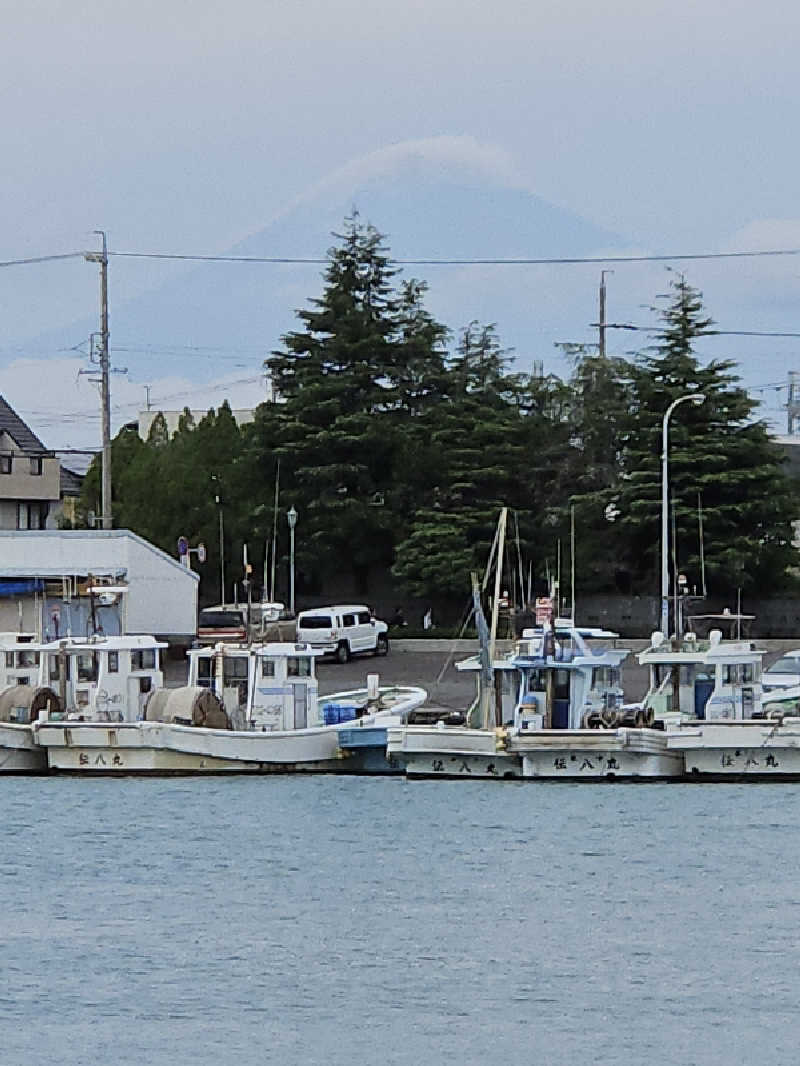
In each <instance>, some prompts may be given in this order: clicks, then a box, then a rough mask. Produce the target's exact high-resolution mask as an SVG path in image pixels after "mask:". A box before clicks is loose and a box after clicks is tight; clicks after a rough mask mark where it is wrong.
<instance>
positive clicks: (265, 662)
mask: <svg viewBox="0 0 800 1066" xmlns="http://www.w3.org/2000/svg"><path fill="white" fill-rule="evenodd" d="M261 676H262V677H274V676H275V660H274V659H268V658H267V657H266V655H262V656H261Z"/></svg>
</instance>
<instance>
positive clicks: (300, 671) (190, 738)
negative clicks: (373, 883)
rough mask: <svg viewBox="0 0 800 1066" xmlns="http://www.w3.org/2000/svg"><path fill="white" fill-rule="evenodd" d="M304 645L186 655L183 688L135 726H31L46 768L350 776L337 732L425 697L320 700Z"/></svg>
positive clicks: (370, 688) (167, 694) (370, 694)
mask: <svg viewBox="0 0 800 1066" xmlns="http://www.w3.org/2000/svg"><path fill="white" fill-rule="evenodd" d="M318 655H319V652H317V651H316V650H315V649H313V648H312V647H311V646H310V645H308V644H301V643H286V642H272V643H267V644H238V645H237V644H219V645H217V646H216V647H214V648H209V647H199V648H192V649H190V651H189V676H188V684H187V685H186V686H183V687H181V688H176V689H161V690H159V691H156V692H154V693H153V695H152V696H151V697H150V699H149V700H148V702H147V706H146V710H145V714H144V719H143V720H142V721H138V722H135V723H121V724H119V725H116V724H106V723H101V722H84V723H80V724H77V725H75V724H73V723H62V722H50V721H41V720H40V721H39V722H38V723H37V727H36V728H37V735H38V740H39V743H41V744H42V745H43V746H44V747H46V748H47V752H48V762H49V765H50V766H51V768H53V769H57V770H62V771H71V772H81V771H83V772H94V773H276V772H277V773H287V772H344V773H347V772H351V773H358V772H360V769H359V760H358V759H357V758H354V759H352V760H351V758H350V757H349V754H348V750H347V749H344V750H343V749H342V747H341V746H340V737H339V728H340V726H341V725H343V724H345V723H346V722H350V721H352V722H355V721H356V720H358V721H363V722H364V725H365V726H368V725H371V724H374V723H375V722H380V721H381V720H382V719H383V718H386V719H387V720H390V719H393V718H397V719H402V717H403V715H404V714H406V713H407V712H408V711H409V710H411V709H412V708H413V707H416V706H419V705H420V704H421V703H423V702H424V700H425V698H426V695H427V694H426V692H425V690H424V689H420V688H416V687H412V686H405V687H404V686H384V687H381V686H380V685H379V683H378V679H377V676H376V675H373V678H374V680H372V681H370V682H369V683H368V685H367V686H366V687H365V688H364V689H359V690H356V691H353V692H348V693H338V694H336V695H333V696H328V697H326V698H325V699H320V698H319V696H318V685H317V679H316V676H315V671H314V661H315V658H316V657H317V656H318Z"/></svg>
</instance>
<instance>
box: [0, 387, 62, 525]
mask: <svg viewBox="0 0 800 1066" xmlns="http://www.w3.org/2000/svg"><path fill="white" fill-rule="evenodd" d="M60 500H61V467H60V463H59V461H58V459H57V458H56V456H55V454H54V453H53V452H52V451H50V450H49V449H48V448H45V446H44V444H42V442H41V441H40V440H39V438H38V437H37V436H36V434H35V433H34V432H33V431H32V430H31V429H30V427H29V426H27V425H26V424H25V423H24V422H23V421H22V419H21V418H20V417H19V415H18V414H17V413H16V411H14V410H13V408H11V407H10V406H9V404H8V403H7V402H6V401H5V400H4V399H3V397H2V396H0V529H53V528H55V527H56V525H57V515H58V512H59V511H60Z"/></svg>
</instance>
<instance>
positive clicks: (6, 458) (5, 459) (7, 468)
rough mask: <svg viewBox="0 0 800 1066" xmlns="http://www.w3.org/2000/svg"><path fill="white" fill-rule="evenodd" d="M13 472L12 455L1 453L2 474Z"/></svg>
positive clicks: (0, 472) (0, 468) (0, 471)
mask: <svg viewBox="0 0 800 1066" xmlns="http://www.w3.org/2000/svg"><path fill="white" fill-rule="evenodd" d="M10 473H11V456H10V455H0V474H10Z"/></svg>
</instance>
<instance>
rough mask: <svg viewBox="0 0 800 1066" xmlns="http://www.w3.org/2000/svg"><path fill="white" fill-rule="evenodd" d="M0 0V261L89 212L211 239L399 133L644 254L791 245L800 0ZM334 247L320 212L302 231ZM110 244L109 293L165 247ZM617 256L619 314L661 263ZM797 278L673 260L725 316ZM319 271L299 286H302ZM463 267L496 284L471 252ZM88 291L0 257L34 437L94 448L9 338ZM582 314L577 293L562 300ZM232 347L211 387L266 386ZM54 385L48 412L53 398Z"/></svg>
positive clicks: (762, 316) (117, 390)
mask: <svg viewBox="0 0 800 1066" xmlns="http://www.w3.org/2000/svg"><path fill="white" fill-rule="evenodd" d="M3 9H4V10H3V34H2V40H0V91H1V92H0V99H2V101H3V105H2V107H3V123H2V130H3V141H4V145H3V148H4V151H3V165H2V167H1V168H0V188H1V189H2V196H0V212H1V213H2V226H1V227H0V233H2V246H1V247H0V259H1V260H8V259H15V258H19V257H24V256H36V255H46V254H53V253H59V252H70V251H74V250H76V249H81V248H85V247H91V246H93V242H94V241H95V238H93V236H92V231H93V230H95V229H98V228H104V229H106V230H107V231H108V233H109V239H110V241H111V246H112V248H116V249H127V250H146V251H166V252H200V253H213V252H223V251H225V250H227V249H229V248H231V247H233V246H235V245H236V244H237V243H238V242H240V241H243V240H245V239H246V238H248V236H249V235H251V234H253V233H257V232H258V231H260V230H262V229H264V227H266V226H268V225H269V224H270V222H271V221H272V220H274V219H280V218H281V217H282V216H283V215H285V213H286V212H287V211H289V210H290V209H292V208H295V209H296V208H297V205H298V204H300V205H302V204H303V203H304V202H305V200H306V199H308V201H309V202H310V201H311V200H313V201H314V202H316V203H318V202H319V201H320V199H323V200H324V198H325V196H326V195H327V190H329V189H334V188H335V189H338V190H339V191H341V188H342V187H343V185H345V186H346V183H347V181H348V180H352V181H353V182H354V183H357V182H359V181H360V180H363V179H364V178H367V177H372V176H374V175H376V174H378V175H380V174H382V173H385V174H386V175H387V176H391V174H392V173H393V170H394V168H395V166H396V165H400V164H401V163H402V162H403V161H404V160H407V159H408V158H409V156H410V155H412V156H415V157H417V158H420V159H422V160H423V161H427V163H429V164H430V167H431V168H432V169H431V171H430V172H431V173H435V170H436V167H437V166H440V165H446V166H447V167H448V168H449V172H450V173H452V172H453V170H454V169H455V170H458V168H459V167H462V166H463V168H464V170H465V172H466V171H469V173H470V174H471V175H472V176H473V179H474V176H475V175H476V174H482V175H484V176H485V179H486V181H487V183H488V184H487V188H488V187H491V188H492V189H495V190H496V189H497V188H500V187H502V188H507V189H515V190H525V191H528V192H530V193H533V194H535V195H536V196H538V197H541V198H542V199H544V200H546V201H548V202H550V203H552V204H555V205H558V206H559V207H561V208H564V209H565V210H566V211H568V212H569V213H571V214H573V215H576V216H579V217H580V218H581V219H584V220H586V222H587V223H591V224H592V225H593V226H594V227H597V228H598V230H602V231H607V232H610V233H614V234H619V235H621V236H622V237H623V238H624V240H625V241H626V242H627V243H628V244H629V246H630V248H631V249H636V250H639V251H652V252H657V253H660V252H704V251H717V250H720V251H722V250H751V249H755V248H797V247H800V206H799V205H798V203H797V196H798V194H797V187H798V181H797V173H798V169H799V168H798V155H799V154H800V148H799V147H798V141H797V137H796V128H797V120H796V110H797V101H798V99H800V84H799V83H800V64H798V63H797V54H798V44H799V43H800V42H799V41H798V28H799V27H800V9H798V7H797V5H796V4H794V3H790V2H788V0H786V2H784V0H762V2H761V3H759V4H756V5H754V4H752V3H745V2H740V0H726V2H724V3H723V2H722V0H702V2H700V3H697V2H694V3H686V2H685V0H684V2H681V0H677V2H676V0H670V2H666V0H664V2H662V0H644V2H641V0H639V2H634V0H622V2H620V0H618V2H617V3H616V4H614V5H613V7H608V6H604V5H598V4H596V3H595V2H594V0H592V2H589V0H580V2H576V0H572V2H570V0H557V2H556V0H548V2H534V3H530V2H529V0H526V2H522V0H493V2H492V3H487V2H485V0H482V2H475V0H458V2H455V0H424V2H421V0H405V2H404V3H402V4H397V3H387V2H385V0H371V2H370V3H356V2H352V0H295V2H293V3H288V2H281V3H276V2H272V0H258V2H256V0H228V2H227V3H226V4H224V5H222V4H218V3H215V4H211V3H207V2H206V0H158V2H156V0H135V2H132V0H131V2H129V0H115V2H114V3H111V4H109V3H99V2H81V0H64V2H57V0H26V2H25V4H13V5H12V4H11V3H10V2H9V0H5V3H3ZM374 221H375V222H376V224H377V225H378V226H379V228H380V225H381V220H380V219H375V220H374ZM399 225H400V226H401V225H402V220H401V221H400V223H398V221H397V220H395V222H394V226H395V229H397V228H398V226H399ZM469 227H470V219H469V218H465V219H464V228H465V231H466V232H467V233H468V231H469ZM394 236H396V237H397V238H398V239H400V240H401V241H402V233H400V234H396V235H394ZM462 243H463V242H462ZM329 244H330V240H329V238H328V236H327V234H320V244H319V251H320V253H322V252H324V250H325V248H326V247H327V246H328V245H329ZM467 244H468V242H467ZM409 251H410V250H409ZM537 251H538V249H537V248H535V247H531V248H530V255H531V256H535V255H536V254H537ZM448 252H449V249H448V247H446V246H445V245H444V244H443V245H442V247H441V254H442V255H443V256H446V255H447V254H448ZM293 253H294V249H292V248H282V249H276V254H284V255H292V254H293ZM475 254H476V255H485V254H487V249H486V247H485V246H482V247H480V248H476V249H475ZM489 254H490V253H489ZM112 265H113V268H114V270H115V271H116V276H115V279H114V280H115V285H116V288H115V289H114V290H113V292H112V296H113V300H114V301H123V300H125V299H130V298H133V297H136V296H137V295H138V294H140V293H141V292H142V291H144V290H146V289H148V288H151V289H152V288H156V287H158V286H159V285H161V284H162V283H163V282H164V281H165V280H167V279H168V278H170V277H172V276H173V275H175V273H176V271H179V270H180V269H181V268H177V267H158V268H155V267H153V268H151V269H148V270H145V269H139V270H138V272H137V271H136V270H134V269H133V268H131V269H129V270H127V272H126V271H125V270H122V268H121V267H120V269H119V270H117V265H116V263H114V264H112ZM596 273H597V271H594V274H596ZM622 273H624V272H622V271H618V272H617V275H615V278H614V280H613V282H612V284H617V285H618V287H619V292H620V297H619V298H620V301H621V302H622V299H623V294H624V299H626V300H628V306H627V307H626V312H627V313H628V315H629V316H630V315H632V314H633V313H634V312H633V310H632V309H631V308H633V306H634V304H633V303H632V301H633V300H635V299H640V298H642V296H643V295H644V294H645V293H646V292H647V291H650V292H651V295H650V297H649V298H650V299H652V297H653V296H654V295H655V291H653V290H657V289H658V288H659V287H663V285H664V284H665V283H664V282H661V281H658V280H657V279H656V278H655V275H654V274H653V271H652V268H650V273H646V272H645V269H644V268H642V271H641V272H640V273H639V274H638V275H636V277H634V275H633V274H632V273H630V272H628V273H627V274H625V276H624V278H623V277H621V276H619V275H621V274H622ZM594 274H593V275H592V278H591V281H592V284H594V282H595V280H596V279H595V277H594ZM798 275H800V262H798V261H797V260H795V259H785V260H780V261H777V260H769V261H757V262H752V261H747V262H744V261H742V262H740V263H738V264H734V265H726V266H725V267H721V266H720V267H715V268H714V269H713V270H711V269H710V268H709V269H707V270H706V271H705V272H703V271H702V270H698V272H697V274H696V275H695V274H693V271H692V270H689V279H690V281H691V280H694V279H695V277H696V279H697V281H698V282H699V283H701V284H702V287H703V288H704V290H705V291H706V293H707V295H711V294H713V296H714V297H715V300H716V304H715V305H714V306H712V307H711V308H710V309H711V311H712V313H714V317H715V318H716V319H717V321H718V322H719V324H720V325H721V326H733V327H737V328H742V329H747V328H754V329H769V328H771V327H773V328H776V329H782V330H791V329H794V330H796V331H798V332H800V311H797V310H796V309H797V308H798V306H800V305H798V298H799V297H800V281H799V280H798ZM313 277H314V275H311V276H308V275H306V276H304V277H303V278H300V279H298V283H297V284H298V289H297V292H298V293H299V292H300V291H303V289H302V287H304V291H305V293H306V295H307V296H312V295H314V294H315V292H314V286H315V285H317V284H318V283H317V282H314V281H313ZM563 277H564V276H563V275H554V274H553V273H552V272H551V273H550V274H547V275H539V276H538V279H539V282H540V284H541V285H542V286H544V287H546V290H547V299H548V300H549V301H554V302H558V301H559V300H561V301H562V302H563V303H564V305H565V306H566V304H568V303H569V301H570V300H573V299H574V284H573V282H570V283H569V284H567V283H566V282H564V291H563V294H562V293H560V290H559V286H560V285H561V284H562V279H563ZM310 279H311V280H310ZM645 279H646V281H647V284H645ZM429 281H430V282H431V285H432V286H434V285H435V284H436V281H435V278H434V277H429ZM465 284H467V283H466V282H465ZM469 284H474V285H475V286H476V291H477V288H478V287H484V288H485V286H486V285H487V284H488V285H489V291H491V285H492V284H498V283H496V282H492V281H491V279H489V280H488V282H487V279H486V277H485V276H483V277H482V276H480V275H477V274H476V275H474V282H470V283H469ZM515 284H517V283H516V282H509V281H508V276H506V279H505V280H504V281H503V282H502V285H503V286H504V287H505V288H508V287H509V285H510V286H511V287H512V288H513V286H514V285H515ZM587 284H588V281H587ZM309 286H311V288H310V289H309ZM570 286H572V287H571V288H570ZM591 298H592V299H594V297H591ZM645 298H646V296H645ZM522 299H529V296H527V295H524V294H523V290H522V289H520V300H522ZM295 305H296V304H295ZM96 307H97V276H96V268H93V267H91V266H89V265H88V264H85V263H83V262H82V261H80V260H77V261H75V262H71V261H70V262H68V263H65V264H58V263H57V264H51V265H47V266H25V267H12V268H4V269H3V270H2V271H0V321H2V323H3V325H2V328H0V392H2V394H3V395H5V396H6V398H7V399H8V400H9V402H11V403H12V405H13V406H14V407H15V408H16V409H17V410H19V411H20V413H21V414H23V416H24V417H26V418H27V419H28V420H29V421H30V423H31V425H32V426H33V428H34V429H37V430H39V431H40V432H41V435H42V436H43V437H44V438H45V443H47V444H48V445H50V446H62V445H69V444H72V445H78V444H79V443H80V444H81V445H82V444H84V443H88V442H89V441H90V440H91V439H92V437H93V435H94V434H95V433H96V424H95V425H94V426H92V425H91V423H89V422H87V423H86V425H85V426H83V427H81V420H80V418H79V417H78V415H79V412H80V411H82V410H86V411H89V410H90V409H91V410H93V409H94V407H95V406H96V403H95V400H94V397H93V395H92V386H91V385H90V384H89V383H88V382H86V380H85V379H83V380H82V381H80V382H79V381H78V379H77V377H76V375H77V371H78V369H79V367H80V366H81V365H84V364H83V363H82V362H81V360H80V359H79V358H78V357H77V356H75V355H71V354H69V353H66V352H63V351H62V352H59V351H58V350H57V349H56V348H54V349H53V350H52V351H49V352H42V351H38V350H37V351H33V350H32V349H31V350H29V347H28V342H29V339H31V338H35V337H37V336H39V335H40V334H43V333H45V332H47V331H48V330H52V329H55V328H56V327H60V326H62V325H66V324H68V323H70V322H74V321H78V320H81V319H83V318H85V317H86V316H88V315H92V314H94V313H95V312H96ZM482 310H483V307H482ZM486 310H487V312H488V315H487V317H488V318H494V317H498V327H499V329H500V332H501V334H502V332H503V321H502V320H500V318H499V316H494V315H492V314H491V312H492V307H491V306H489V307H488V308H486ZM723 314H724V317H725V319H726V321H724V322H723V321H721V319H722V318H723ZM612 316H613V304H612ZM534 317H535V316H534ZM733 317H736V319H737V320H736V321H735V322H733V321H732V318H733ZM591 320H592V319H591V312H590V311H589V309H588V308H587V312H586V313H584V314H583V317H582V322H584V323H585V322H588V321H591ZM448 324H450V325H453V326H457V325H459V324H461V323H448ZM156 339H157V338H155V337H152V338H151V337H147V336H141V337H139V338H137V340H138V341H140V342H141V343H142V345H145V344H147V343H151V342H155V340H156ZM519 339H520V338H518V337H515V340H517V341H519ZM522 339H523V341H524V338H522ZM554 339H558V338H548V339H547V341H546V344H547V345H548V347H549V348H552V341H553V340H554ZM194 340H196V338H194ZM277 340H278V338H277V337H270V338H267V339H266V340H265V347H266V349H267V350H268V349H269V348H270V347H272V346H274V345H275V344H276V343H277ZM112 341H113V329H112ZM798 344H800V342H786V341H784V342H780V343H776V344H774V345H770V346H769V352H768V354H769V355H770V358H772V360H773V362H772V363H771V364H770V369H769V374H768V380H770V381H771V380H772V379H773V378H774V376H775V373H776V372H777V370H778V369H780V371H781V374H780V376H781V377H783V376H785V371H788V370H789V369H791V368H793V367H795V366H798V368H800V361H798V359H797V354H798ZM766 351H767V349H765V348H762V349H755V348H754V349H747V348H742V349H737V353H736V354H737V355H741V357H742V358H743V360H744V361H745V363H747V362H748V361H749V362H750V363H752V364H754V365H743V376H744V378H745V379H746V380H747V381H748V382H749V383H751V384H753V383H755V384H763V383H764V376H763V372H762V373H760V372H759V367H758V363H759V361H760V360H762V358H764V357H765V356H764V355H763V353H764V352H766ZM31 354H32V355H33V356H35V358H27V357H28V356H29V355H31ZM721 354H730V353H729V352H727V351H726V352H724V353H721ZM44 358H46V359H47V371H46V373H44V374H43V372H42V365H43V364H42V359H44ZM118 361H119V360H118ZM126 362H127V363H128V364H129V370H130V375H129V379H127V380H126V379H123V378H122V377H120V379H119V380H118V381H115V382H114V394H115V397H117V398H119V397H123V398H127V399H128V400H129V402H130V403H133V402H134V399H133V397H134V395H140V394H141V392H142V390H141V382H142V380H144V377H143V375H141V374H140V375H139V376H138V377H137V367H136V355H135V353H131V357H130V358H128V359H126ZM245 362H246V360H243V363H242V365H241V366H239V365H237V366H235V367H234V366H232V365H230V366H220V367H216V368H213V372H212V370H211V369H210V368H207V369H206V377H207V378H209V377H214V376H215V377H216V378H217V379H219V378H222V377H225V376H227V377H228V378H230V379H231V380H240V379H242V378H249V379H250V380H249V381H247V382H245V383H244V384H243V385H240V386H234V387H233V388H232V390H231V399H232V400H233V402H234V405H240V406H242V405H245V404H247V403H252V402H257V400H258V399H259V398H260V389H261V385H260V384H259V383H258V380H257V373H258V365H259V362H260V359H259V358H257V357H254V358H253V359H252V362H251V363H250V364H249V366H245V365H244V363H245ZM160 374H161V376H160V377H154V376H153V374H152V372H151V370H150V368H148V372H147V375H146V376H147V378H148V381H149V382H150V384H151V387H152V388H153V391H154V392H157V393H159V395H161V396H164V397H166V396H178V395H183V393H182V391H181V390H190V389H191V388H192V387H195V386H196V384H197V383H196V381H192V380H191V379H190V378H189V377H188V376H187V374H186V372H185V366H181V365H176V366H175V367H173V366H170V365H168V362H167V361H166V360H165V361H164V365H163V366H162V368H161V371H160ZM134 390H136V391H134ZM237 390H238V391H237ZM187 397H188V393H187ZM215 397H216V398H217V399H218V398H219V397H220V394H219V393H218V392H217V393H214V392H209V393H208V394H207V395H203V396H200V397H198V398H197V402H198V404H199V405H200V406H203V405H204V401H206V400H208V402H216V399H215ZM782 399H785V394H783V395H782V396H781V395H779V394H776V398H773V399H772V400H770V403H771V404H772V406H773V408H776V409H777V405H779V404H780V402H781V400H782ZM183 402H190V401H189V400H188V398H187V400H185V401H184V400H180V401H178V402H177V405H178V406H180V405H181V404H182V403H183ZM191 402H192V404H193V405H194V402H195V401H194V399H192V400H191ZM59 407H61V408H66V409H67V410H66V411H65V414H68V415H69V416H70V418H69V419H67V418H65V419H62V420H61V421H58V420H56V419H54V417H53V412H54V411H57V410H58V409H59Z"/></svg>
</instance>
